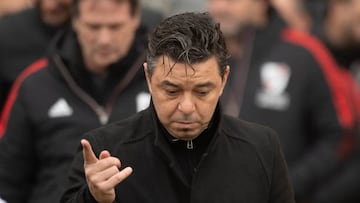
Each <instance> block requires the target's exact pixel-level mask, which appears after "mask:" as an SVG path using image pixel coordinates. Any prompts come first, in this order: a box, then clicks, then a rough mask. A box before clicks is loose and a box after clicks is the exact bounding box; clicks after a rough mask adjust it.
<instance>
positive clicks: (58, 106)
mask: <svg viewBox="0 0 360 203" xmlns="http://www.w3.org/2000/svg"><path fill="white" fill-rule="evenodd" d="M72 114H73V109H72V108H71V107H70V106H69V104H68V103H67V102H66V100H65V99H64V98H60V99H58V100H57V101H56V102H55V103H54V104H53V105H52V106H51V107H50V109H49V111H48V115H49V117H50V118H59V117H67V116H71V115H72Z"/></svg>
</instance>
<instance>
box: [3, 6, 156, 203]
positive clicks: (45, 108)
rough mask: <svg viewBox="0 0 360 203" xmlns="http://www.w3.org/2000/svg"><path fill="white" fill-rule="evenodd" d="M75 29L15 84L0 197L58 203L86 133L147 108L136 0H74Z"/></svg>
mask: <svg viewBox="0 0 360 203" xmlns="http://www.w3.org/2000/svg"><path fill="white" fill-rule="evenodd" d="M73 6H74V10H73V11H74V14H73V20H72V24H73V29H72V28H69V29H68V30H67V31H65V32H64V33H62V34H61V35H59V37H57V38H56V39H55V40H54V42H53V44H52V45H51V48H50V49H49V51H48V53H47V57H45V58H42V59H40V60H38V61H37V62H35V63H33V64H32V65H31V66H29V67H28V68H26V69H25V71H24V72H23V73H22V74H20V76H19V77H18V79H17V80H16V82H15V84H14V86H13V88H12V90H11V93H10V96H9V99H8V100H7V102H6V106H5V108H4V111H3V114H2V117H1V122H0V148H1V150H0V196H1V197H2V198H4V199H5V200H6V201H8V202H14V203H16V202H19V203H20V202H21V203H24V202H34V203H35V202H36V203H48V202H59V200H60V196H61V194H62V193H63V190H64V188H63V184H62V183H63V182H64V180H65V177H66V174H67V170H68V168H69V166H70V164H71V161H72V159H73V156H74V154H75V151H76V147H77V145H78V143H79V141H80V138H81V135H82V134H83V133H85V132H86V131H89V130H91V129H94V128H96V127H99V126H101V125H104V124H106V123H109V122H111V121H115V120H118V119H121V118H124V117H128V116H130V115H132V114H134V113H136V112H137V111H140V110H142V109H143V108H146V107H147V106H148V103H149V101H150V95H149V94H148V90H147V87H146V81H145V79H144V77H143V71H142V68H141V67H142V64H143V62H144V61H145V44H146V40H145V33H142V32H139V31H138V30H142V31H143V30H144V29H138V25H139V19H140V13H139V6H138V2H137V1H136V0H129V1H123V0H96V1H94V0H81V1H74V5H73Z"/></svg>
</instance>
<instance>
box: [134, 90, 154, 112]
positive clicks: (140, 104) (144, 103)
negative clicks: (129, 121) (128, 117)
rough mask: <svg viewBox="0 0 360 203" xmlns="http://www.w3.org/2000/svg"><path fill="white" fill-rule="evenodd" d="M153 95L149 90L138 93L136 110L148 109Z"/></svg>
mask: <svg viewBox="0 0 360 203" xmlns="http://www.w3.org/2000/svg"><path fill="white" fill-rule="evenodd" d="M150 98H151V95H150V94H149V93H147V92H140V93H139V94H138V95H136V111H137V112H139V111H142V110H144V109H146V108H147V107H148V106H149V104H150Z"/></svg>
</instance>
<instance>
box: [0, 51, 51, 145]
mask: <svg viewBox="0 0 360 203" xmlns="http://www.w3.org/2000/svg"><path fill="white" fill-rule="evenodd" d="M47 65H48V61H47V59H46V58H41V59H39V60H37V61H35V62H34V63H33V64H31V65H30V66H28V67H27V68H26V69H25V70H23V71H22V72H21V73H20V74H19V76H18V77H17V79H16V80H15V82H14V84H13V86H12V87H11V91H10V93H9V95H8V98H7V100H6V103H5V106H4V109H3V111H2V113H1V120H0V139H1V138H2V137H3V136H4V133H5V131H6V128H7V123H8V120H9V116H10V111H11V109H12V107H13V105H14V103H15V100H16V98H17V96H18V93H19V89H20V86H21V84H22V83H23V82H24V80H25V79H26V78H27V77H29V76H30V75H31V74H33V73H34V72H37V71H39V70H41V69H43V68H45V67H46V66H47Z"/></svg>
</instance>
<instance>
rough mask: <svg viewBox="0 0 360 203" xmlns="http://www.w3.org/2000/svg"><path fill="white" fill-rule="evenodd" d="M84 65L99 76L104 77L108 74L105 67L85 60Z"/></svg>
mask: <svg viewBox="0 0 360 203" xmlns="http://www.w3.org/2000/svg"><path fill="white" fill-rule="evenodd" d="M85 67H86V68H87V69H88V71H90V72H91V73H92V74H94V75H97V76H99V77H100V78H103V79H105V78H106V77H107V76H108V71H107V68H106V67H98V66H94V65H92V64H91V63H86V62H85Z"/></svg>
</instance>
